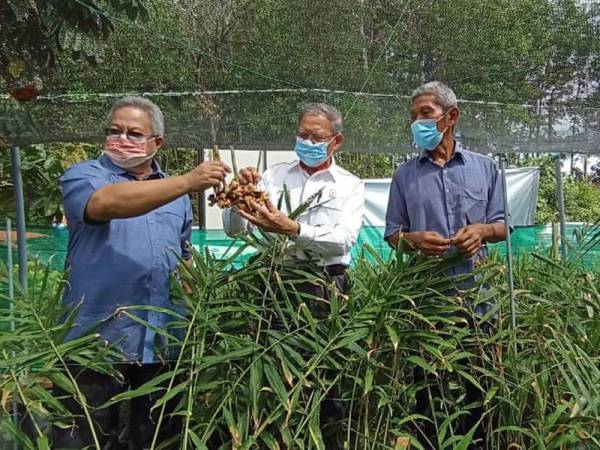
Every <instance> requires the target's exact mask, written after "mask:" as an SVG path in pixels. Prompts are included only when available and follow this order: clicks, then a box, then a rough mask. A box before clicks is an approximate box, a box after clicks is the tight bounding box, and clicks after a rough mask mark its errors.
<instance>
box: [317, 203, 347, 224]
mask: <svg viewBox="0 0 600 450" xmlns="http://www.w3.org/2000/svg"><path fill="white" fill-rule="evenodd" d="M345 200H346V199H343V198H339V197H335V198H329V199H326V200H321V201H320V202H319V203H318V205H317V206H315V207H314V209H313V210H312V214H311V224H312V225H335V224H336V223H338V222H339V219H340V217H341V215H342V212H343V210H344V203H345Z"/></svg>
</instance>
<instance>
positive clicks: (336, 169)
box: [290, 157, 340, 182]
mask: <svg viewBox="0 0 600 450" xmlns="http://www.w3.org/2000/svg"><path fill="white" fill-rule="evenodd" d="M290 169H291V170H299V171H301V172H302V173H304V174H305V175H306V176H307V177H309V176H310V175H309V174H308V173H307V172H306V171H305V170H304V169H303V168H302V166H301V165H300V160H299V159H297V160H296V161H294V162H293V163H292V166H291V167H290ZM324 173H329V175H331V177H332V178H333V181H336V182H337V181H340V166H338V165H337V164H336V163H335V157H332V158H331V165H330V166H329V167H328V168H327V169H323V170H319V171H318V172H316V173H315V174H313V175H316V174H324Z"/></svg>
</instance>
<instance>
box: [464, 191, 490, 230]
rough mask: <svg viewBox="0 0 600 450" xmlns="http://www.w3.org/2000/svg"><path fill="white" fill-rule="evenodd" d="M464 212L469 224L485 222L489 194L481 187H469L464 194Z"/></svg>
mask: <svg viewBox="0 0 600 450" xmlns="http://www.w3.org/2000/svg"><path fill="white" fill-rule="evenodd" d="M462 204H463V213H464V215H465V221H466V224H467V225H471V224H474V223H485V212H486V209H487V195H486V192H485V190H484V189H482V188H480V187H467V188H466V189H465V190H464V192H463V195H462Z"/></svg>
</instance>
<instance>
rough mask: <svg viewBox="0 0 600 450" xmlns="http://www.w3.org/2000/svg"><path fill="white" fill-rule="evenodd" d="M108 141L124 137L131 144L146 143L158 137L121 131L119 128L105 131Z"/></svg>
mask: <svg viewBox="0 0 600 450" xmlns="http://www.w3.org/2000/svg"><path fill="white" fill-rule="evenodd" d="M104 135H105V136H106V139H119V138H122V137H124V138H125V139H127V140H128V141H131V142H144V141H149V140H151V139H154V138H156V137H157V136H152V135H150V136H146V135H145V134H143V133H138V132H137V131H121V130H119V129H118V128H107V129H105V130H104Z"/></svg>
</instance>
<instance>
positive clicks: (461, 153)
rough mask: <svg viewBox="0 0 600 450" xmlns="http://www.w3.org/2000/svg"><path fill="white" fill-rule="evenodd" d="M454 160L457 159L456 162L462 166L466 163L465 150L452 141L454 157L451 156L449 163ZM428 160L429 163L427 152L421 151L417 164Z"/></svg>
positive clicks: (458, 143)
mask: <svg viewBox="0 0 600 450" xmlns="http://www.w3.org/2000/svg"><path fill="white" fill-rule="evenodd" d="M455 158H456V159H457V161H460V162H462V163H463V164H464V163H465V162H466V161H465V149H464V148H463V146H462V144H461V143H460V142H458V141H454V155H453V156H452V159H451V160H450V161H452V160H453V159H455ZM428 160H429V161H431V158H430V157H429V150H423V152H421V154H420V155H419V162H420V163H422V162H423V161H428Z"/></svg>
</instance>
